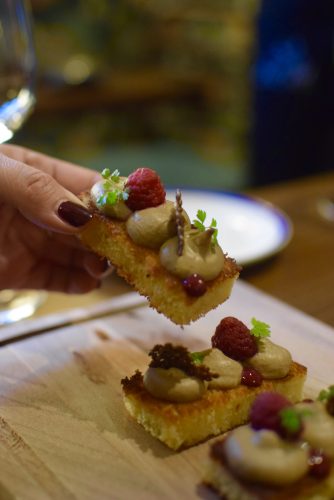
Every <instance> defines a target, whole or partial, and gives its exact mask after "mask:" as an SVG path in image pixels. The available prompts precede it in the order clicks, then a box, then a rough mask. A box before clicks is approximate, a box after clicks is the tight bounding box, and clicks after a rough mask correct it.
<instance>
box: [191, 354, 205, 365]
mask: <svg viewBox="0 0 334 500" xmlns="http://www.w3.org/2000/svg"><path fill="white" fill-rule="evenodd" d="M190 356H191V359H192V361H193V363H195V365H200V364H202V363H203V360H204V358H205V353H204V352H191V353H190Z"/></svg>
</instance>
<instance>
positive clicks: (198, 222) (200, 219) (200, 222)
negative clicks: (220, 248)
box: [193, 210, 218, 245]
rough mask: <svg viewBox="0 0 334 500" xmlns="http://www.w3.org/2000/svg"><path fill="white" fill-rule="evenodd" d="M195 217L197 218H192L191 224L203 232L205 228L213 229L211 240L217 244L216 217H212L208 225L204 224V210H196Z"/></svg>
mask: <svg viewBox="0 0 334 500" xmlns="http://www.w3.org/2000/svg"><path fill="white" fill-rule="evenodd" d="M196 217H197V219H194V220H193V225H194V226H195V227H196V228H197V229H198V230H199V231H203V232H204V231H206V230H207V229H213V233H212V236H211V241H212V243H213V244H214V245H217V244H218V240H217V236H218V229H217V221H216V219H214V218H212V220H211V224H210V226H205V220H206V212H205V211H204V210H197V214H196Z"/></svg>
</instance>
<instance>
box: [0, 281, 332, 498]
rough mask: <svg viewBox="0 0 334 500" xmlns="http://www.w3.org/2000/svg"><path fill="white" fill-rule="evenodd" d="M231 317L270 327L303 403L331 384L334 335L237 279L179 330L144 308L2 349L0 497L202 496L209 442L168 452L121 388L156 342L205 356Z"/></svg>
mask: <svg viewBox="0 0 334 500" xmlns="http://www.w3.org/2000/svg"><path fill="white" fill-rule="evenodd" d="M227 315H234V316H237V317H238V318H240V319H241V320H243V321H245V322H246V323H248V324H249V323H250V319H251V318H252V317H253V316H255V317H256V318H257V319H260V320H262V321H265V322H268V323H269V324H270V325H271V326H272V338H273V340H274V341H277V342H279V343H281V344H282V345H285V346H286V347H288V348H289V349H290V351H291V352H292V354H293V357H294V358H295V359H296V360H297V361H299V362H301V363H303V364H305V365H307V366H308V368H309V377H308V382H307V385H306V388H305V393H306V395H310V396H311V395H314V394H315V393H316V392H317V391H318V390H319V389H321V388H323V387H325V386H327V385H329V384H330V383H334V370H333V354H334V330H333V329H332V328H330V327H328V326H326V325H324V324H322V323H320V322H318V321H316V320H314V319H312V318H310V317H307V316H305V315H304V314H302V313H300V312H299V311H296V310H295V309H292V308H291V307H289V306H287V305H286V304H283V303H280V302H278V301H276V300H275V299H273V298H272V297H269V296H268V295H265V294H263V293H261V292H259V291H257V290H256V289H254V288H252V287H250V286H249V285H246V284H244V283H242V282H239V283H237V285H236V286H235V289H234V291H233V294H232V297H231V298H230V299H229V301H228V302H226V303H225V304H223V305H222V306H221V307H220V308H218V309H217V310H215V311H212V312H211V313H209V314H208V315H207V316H206V317H205V318H203V319H201V320H199V321H197V322H196V323H194V324H193V325H191V326H188V327H185V328H184V329H181V328H179V327H177V326H175V325H173V324H172V323H170V322H169V321H168V320H167V319H165V318H164V317H163V316H161V315H159V314H157V313H156V312H155V311H153V310H151V309H149V308H148V307H147V306H144V307H141V308H134V309H132V310H131V311H127V312H123V313H119V314H115V315H112V316H110V317H107V318H104V319H97V320H94V321H86V322H84V323H81V324H79V325H75V326H70V327H66V328H60V329H57V330H54V331H51V332H49V333H45V334H43V335H40V336H38V337H34V338H30V339H27V340H24V341H21V342H17V343H14V344H12V345H9V346H7V347H3V348H2V349H1V350H0V373H1V377H0V499H1V500H3V499H5V500H7V499H14V498H15V499H31V500H39V499H41V500H46V499H59V500H67V499H80V500H86V499H87V500H88V499H89V500H99V499H101V500H102V499H113V500H128V499H129V500H130V499H132V498H136V499H137V500H139V499H143V500H151V499H152V500H153V499H159V500H161V499H187V500H188V499H194V498H209V497H210V493H209V492H208V491H206V490H205V489H204V488H202V487H201V486H200V481H201V476H202V471H203V468H204V466H205V462H206V459H207V454H208V442H206V443H203V444H200V445H198V446H195V447H192V448H190V449H187V450H184V451H181V452H178V453H175V452H172V451H170V450H169V449H167V448H166V447H165V446H164V445H163V444H161V443H160V442H159V441H157V440H155V439H154V438H153V437H151V436H150V435H149V434H147V433H146V432H145V431H144V430H143V429H142V428H141V427H140V426H139V425H138V424H137V423H136V422H134V421H132V419H131V418H130V417H129V416H128V414H127V413H126V411H125V409H124V407H123V403H122V396H121V386H120V379H121V378H122V377H124V376H126V375H130V374H132V373H133V372H134V370H135V369H137V368H139V369H142V370H143V369H144V368H145V366H146V363H147V360H148V357H147V354H146V353H147V351H148V350H149V349H150V348H151V347H152V346H153V345H154V344H156V343H162V342H166V341H172V342H179V343H182V344H185V345H187V346H189V347H190V348H191V349H192V350H200V349H204V348H206V347H208V345H209V341H210V337H211V336H212V334H213V332H214V329H215V327H216V325H217V324H218V323H219V321H220V319H222V317H224V316H227ZM1 332H2V333H3V331H2V330H0V334H1Z"/></svg>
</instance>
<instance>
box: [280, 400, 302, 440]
mask: <svg viewBox="0 0 334 500" xmlns="http://www.w3.org/2000/svg"><path fill="white" fill-rule="evenodd" d="M280 417H281V425H282V426H283V427H284V429H286V430H287V431H288V432H289V433H291V434H294V433H296V432H298V431H299V430H300V428H301V425H302V422H301V418H300V414H299V412H298V411H297V410H296V409H295V408H290V407H289V406H288V407H287V408H283V410H281V411H280Z"/></svg>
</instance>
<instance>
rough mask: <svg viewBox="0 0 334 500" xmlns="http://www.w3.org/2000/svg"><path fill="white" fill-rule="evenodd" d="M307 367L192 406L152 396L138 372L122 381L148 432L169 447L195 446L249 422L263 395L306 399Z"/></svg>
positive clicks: (129, 403)
mask: <svg viewBox="0 0 334 500" xmlns="http://www.w3.org/2000/svg"><path fill="white" fill-rule="evenodd" d="M306 372H307V370H306V368H305V367H304V366H302V365H300V364H298V363H296V362H293V363H292V366H291V369H290V371H289V373H288V375H287V376H286V377H284V378H280V379H275V380H263V382H262V384H261V385H260V386H259V387H247V386H245V385H239V386H237V387H234V388H232V389H217V390H208V391H206V392H205V394H204V395H203V397H202V398H201V399H198V400H197V401H193V402H191V403H171V402H166V401H163V400H160V399H157V398H154V397H153V396H151V395H150V394H149V392H148V391H147V390H146V389H145V387H144V385H143V376H142V374H141V373H140V372H138V371H137V372H136V373H135V374H134V375H133V376H132V377H131V378H126V379H124V380H123V381H122V385H123V398H124V404H125V407H126V408H127V410H128V412H129V413H130V415H132V417H134V418H135V420H136V421H137V422H138V423H140V424H141V425H142V426H143V427H144V428H145V429H146V430H147V431H148V432H150V433H151V434H152V435H153V436H154V437H156V438H158V439H159V440H160V441H162V442H163V443H165V444H166V445H167V446H168V447H169V448H171V449H173V450H177V449H179V448H183V447H188V446H192V445H194V444H196V443H199V442H201V441H203V440H205V439H207V438H208V437H210V436H215V435H218V434H221V433H223V432H226V431H228V430H229V429H232V428H234V427H237V426H239V425H241V424H244V423H246V422H247V420H248V414H249V410H250V407H251V405H252V403H253V401H254V400H255V398H256V396H257V395H258V394H260V393H262V392H266V391H275V392H278V393H280V394H283V395H284V396H286V397H287V398H288V399H289V400H290V401H291V402H298V401H300V400H301V398H302V391H303V385H304V382H305V378H306Z"/></svg>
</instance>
